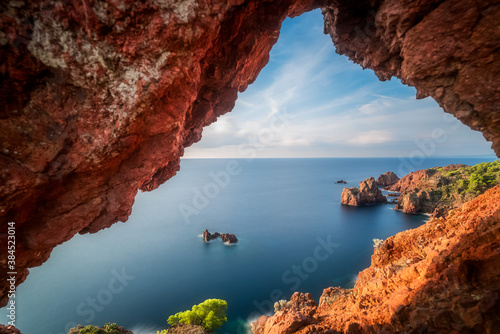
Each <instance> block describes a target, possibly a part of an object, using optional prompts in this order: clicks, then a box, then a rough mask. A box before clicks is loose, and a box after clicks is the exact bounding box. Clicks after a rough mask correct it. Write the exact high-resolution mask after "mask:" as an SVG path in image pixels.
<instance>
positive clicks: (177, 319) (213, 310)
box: [161, 299, 227, 334]
mask: <svg viewBox="0 0 500 334" xmlns="http://www.w3.org/2000/svg"><path fill="white" fill-rule="evenodd" d="M226 310H227V302H226V301H225V300H222V299H207V300H205V301H204V302H203V303H201V304H198V305H194V306H193V308H192V309H191V310H187V311H184V312H179V313H176V314H174V315H171V316H170V317H169V318H168V320H167V323H168V324H169V325H172V326H174V325H182V324H190V325H198V326H201V327H203V328H205V329H206V330H208V331H214V330H215V329H217V328H220V327H222V325H223V324H224V323H225V322H227V315H226ZM161 334H163V333H161Z"/></svg>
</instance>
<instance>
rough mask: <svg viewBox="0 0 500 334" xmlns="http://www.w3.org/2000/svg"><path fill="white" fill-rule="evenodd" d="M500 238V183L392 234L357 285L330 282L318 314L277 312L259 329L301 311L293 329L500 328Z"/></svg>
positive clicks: (449, 330) (453, 330)
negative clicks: (438, 215) (340, 285)
mask: <svg viewBox="0 0 500 334" xmlns="http://www.w3.org/2000/svg"><path fill="white" fill-rule="evenodd" d="M499 245H500V186H496V187H495V188H492V189H490V190H488V191H487V192H486V193H484V194H483V195H481V196H479V197H477V198H476V199H474V200H473V201H471V202H468V203H466V204H464V205H463V206H462V207H461V208H458V209H455V210H453V211H452V212H451V213H450V215H449V216H448V218H446V219H444V218H435V219H432V220H430V221H429V222H428V223H426V224H425V225H422V226H420V227H419V228H416V229H413V230H408V231H405V232H401V233H398V234H397V235H395V236H393V237H390V238H388V239H387V240H385V241H384V242H383V243H382V244H381V246H379V248H377V249H375V251H374V254H373V255H372V261H371V266H370V267H369V268H367V269H365V270H363V271H362V272H361V273H359V275H358V280H357V282H356V285H355V286H354V288H353V289H350V290H344V289H341V288H333V287H332V288H328V289H325V290H324V291H323V294H322V296H321V298H320V300H319V306H318V307H317V308H315V310H314V311H315V312H313V313H312V315H310V314H311V310H310V309H307V310H305V309H304V311H302V310H296V311H295V312H294V313H291V314H287V313H284V312H281V313H279V312H278V313H277V314H276V315H274V316H272V317H269V318H264V317H262V318H260V319H259V321H258V322H257V323H254V324H253V333H258V334H261V333H275V332H272V331H266V330H268V328H269V327H268V326H269V324H282V325H284V324H293V320H294V319H299V318H300V319H301V324H303V325H302V326H301V327H300V328H298V329H294V330H293V331H290V333H304V334H305V333H316V332H319V333H338V332H341V333H490V334H494V333H497V332H498V328H500V281H499V280H498V277H500V276H499V275H500V247H499ZM280 330H282V332H281V333H285V332H286V330H287V328H285V327H281V329H280ZM276 333H277V332H276Z"/></svg>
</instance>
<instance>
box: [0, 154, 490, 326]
mask: <svg viewBox="0 0 500 334" xmlns="http://www.w3.org/2000/svg"><path fill="white" fill-rule="evenodd" d="M485 160H488V159H471V158H459V157H457V158H427V159H425V161H423V162H422V163H421V164H420V165H419V166H418V167H419V168H429V167H433V166H443V165H446V164H450V163H466V164H476V163H479V162H481V161H485ZM490 160H492V159H490ZM401 166H402V162H401V160H400V159H397V158H383V159H382V158H380V159H378V158H377V159H375V158H374V159H351V158H349V159H347V158H346V159H340V158H331V159H256V160H252V161H247V160H224V159H220V160H219V159H214V160H183V161H182V163H181V171H180V172H179V173H178V174H177V176H175V177H174V178H173V179H171V180H169V181H168V182H167V183H165V184H164V185H162V186H161V187H160V188H159V189H157V190H155V191H153V192H151V193H138V194H137V197H136V202H135V204H134V207H133V212H132V215H131V216H130V218H129V220H128V222H127V223H125V224H121V223H118V224H115V225H113V226H112V227H111V228H109V229H106V230H103V231H100V232H99V233H97V234H93V235H83V236H80V235H78V236H76V237H74V238H73V239H72V240H70V241H69V242H67V243H65V244H63V245H61V246H58V247H57V248H56V249H55V250H54V251H53V253H52V256H51V258H50V259H49V260H48V261H47V262H46V263H45V264H44V265H43V266H42V267H39V268H33V269H32V270H31V274H30V276H29V277H28V279H27V280H26V282H25V283H23V284H22V285H21V286H19V288H18V291H17V299H16V305H17V306H18V309H17V322H16V324H17V327H18V328H20V329H21V331H22V332H23V333H24V334H32V333H33V334H37V333H47V334H56V333H67V331H68V329H69V327H72V326H75V325H76V324H83V325H86V324H89V323H92V324H96V325H102V324H104V323H105V322H116V323H118V324H120V325H122V326H125V327H126V328H128V329H131V330H133V331H134V332H135V333H136V334H140V333H156V332H155V331H156V330H158V329H161V328H165V327H166V326H167V324H166V318H167V317H168V316H169V315H171V314H173V313H176V312H178V311H182V310H186V309H189V308H191V306H192V305H193V304H197V303H200V302H202V301H203V300H205V299H207V298H222V299H225V300H227V302H228V304H229V309H228V318H229V322H228V324H226V325H225V326H224V327H223V328H222V329H221V330H219V331H218V332H219V333H244V326H243V323H244V322H245V321H246V320H249V319H254V318H255V317H256V316H258V315H259V314H263V313H268V312H270V311H271V308H272V304H273V302H274V301H275V300H277V299H289V298H290V296H291V295H292V293H293V292H294V291H302V292H306V291H307V292H311V293H312V294H313V296H314V297H315V298H316V299H317V298H318V297H319V296H320V295H321V292H322V290H323V289H324V288H326V287H328V286H342V287H352V286H353V284H354V282H355V280H356V275H357V273H358V272H359V271H360V270H362V269H364V268H366V267H367V266H369V265H370V256H371V254H372V252H373V242H372V239H374V238H380V239H385V238H387V237H389V236H391V235H393V234H395V233H397V232H399V231H403V230H406V229H411V228H415V227H418V226H419V225H421V224H423V223H424V222H425V221H426V219H427V217H426V216H422V215H406V214H403V213H400V212H396V211H394V210H392V206H391V205H379V206H369V207H362V208H351V207H345V206H341V205H340V194H341V192H342V188H343V187H345V186H358V185H359V182H360V181H362V180H364V179H365V178H367V177H369V176H375V177H377V176H378V175H379V174H381V173H383V172H386V171H389V170H394V171H398V169H399V170H402V169H401V168H400V167H401ZM228 171H230V172H232V174H233V175H231V174H229V173H228ZM211 172H212V173H215V174H218V175H219V178H218V181H219V185H217V183H216V182H215V181H214V178H213V177H212V176H213V175H212V176H211V175H210V173H211ZM226 173H227V174H226ZM223 175H224V176H225V177H224V176H223ZM228 176H229V177H228ZM400 176H402V175H400ZM339 179H344V180H346V181H347V182H348V184H347V185H345V186H344V185H341V184H334V181H336V180H339ZM199 192H201V193H202V194H203V193H205V194H208V195H209V196H208V197H212V198H208V197H206V196H205V195H203V196H204V197H205V198H201V196H198V197H196V194H197V193H199ZM193 200H196V201H198V202H195V204H193ZM188 207H190V208H191V209H192V211H190V212H189V211H186V210H190V209H188ZM181 209H183V210H185V213H184V216H183V214H182V213H181ZM196 210H197V211H196ZM189 213H191V214H189ZM205 228H208V229H209V230H210V231H212V232H213V231H218V232H228V233H234V234H236V235H237V237H238V238H239V240H240V241H239V243H238V244H236V245H233V246H226V245H224V244H223V243H222V242H220V241H219V240H216V241H212V242H210V243H208V244H205V243H204V242H203V240H202V239H201V236H200V235H201V233H202V232H203V230H204V229H205ZM5 314H6V310H5V308H4V309H2V314H1V315H2V318H1V322H2V323H6V322H7V321H6V320H5Z"/></svg>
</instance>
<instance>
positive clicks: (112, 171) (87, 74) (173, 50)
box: [0, 0, 500, 305]
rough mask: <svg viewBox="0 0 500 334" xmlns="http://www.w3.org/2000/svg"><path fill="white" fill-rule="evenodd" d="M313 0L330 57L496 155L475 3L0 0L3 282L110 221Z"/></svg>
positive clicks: (493, 38)
mask: <svg viewBox="0 0 500 334" xmlns="http://www.w3.org/2000/svg"><path fill="white" fill-rule="evenodd" d="M313 8H322V10H323V14H324V19H325V32H326V33H328V34H330V36H331V37H332V40H333V43H334V44H335V46H336V49H337V52H338V53H340V54H345V55H346V56H348V57H349V58H350V59H351V60H353V61H354V62H356V63H358V64H360V65H361V66H363V68H371V69H373V70H374V71H375V73H376V74H377V76H378V77H379V78H380V79H381V80H387V79H390V78H391V77H393V76H395V77H398V78H400V79H401V81H402V82H403V83H405V84H408V85H412V86H415V87H416V89H417V97H419V98H422V97H426V96H432V97H433V98H434V99H435V100H436V101H437V102H438V103H439V104H440V105H441V106H442V107H443V108H444V109H445V111H447V112H449V113H451V114H453V115H454V116H455V117H457V118H458V119H460V120H461V121H462V122H464V123H465V124H467V125H468V126H470V127H471V128H473V129H476V130H479V131H482V133H483V134H484V136H485V137H486V138H487V139H488V140H491V141H492V142H493V148H494V150H495V151H496V152H497V153H500V128H499V127H498V124H499V122H500V114H499V113H498V101H500V97H499V95H500V91H499V90H498V87H499V86H500V84H499V80H500V65H499V64H500V61H499V57H498V53H497V50H498V48H499V45H500V32H499V30H498V22H499V21H500V8H499V6H498V4H496V3H495V2H492V1H489V0H477V1H469V0H446V1H442V0H428V1H410V0H405V1H399V0H398V1H396V0H377V1H368V0H360V1H351V0H317V1H315V0H275V1H250V0H228V1H226V0H225V1H218V0H207V1H196V0H190V1H153V0H151V1H115V0H113V1H111V0H107V1H93V0H89V1H75V0H64V1H62V2H60V1H59V2H57V1H52V0H40V1H9V2H4V3H2V5H0V78H1V79H0V97H1V100H2V102H3V103H2V106H1V111H0V227H1V230H2V232H1V233H2V234H1V235H0V239H1V240H2V244H4V241H5V240H6V239H5V234H4V232H3V231H5V228H6V226H7V225H6V224H7V222H9V221H15V222H16V224H17V242H18V246H17V268H16V269H17V271H18V273H19V275H18V277H17V281H16V282H17V284H19V283H20V282H22V281H23V280H24V279H25V278H26V276H27V274H28V268H29V267H33V266H38V265H41V264H42V263H43V262H44V261H46V260H47V258H48V257H49V255H50V252H51V251H52V249H53V248H54V247H55V246H56V245H58V244H61V243H62V242H64V241H66V240H69V239H70V238H71V237H72V236H74V235H75V234H76V233H94V232H97V231H99V230H100V229H103V228H106V227H109V226H110V225H111V224H113V223H115V222H117V221H126V220H127V218H128V216H129V215H130V212H131V207H132V203H133V201H134V196H135V194H136V193H137V191H138V190H142V191H150V190H153V189H155V188H157V187H158V186H159V185H160V184H162V183H163V182H165V181H166V180H167V179H169V178H170V177H172V176H173V175H175V173H176V171H177V170H178V168H179V158H180V156H182V154H183V150H184V147H187V146H189V145H191V144H193V143H194V142H197V141H198V140H200V138H201V132H202V129H203V127H204V126H206V125H209V124H210V123H212V122H214V121H215V120H216V119H217V117H218V116H220V115H222V114H224V113H226V112H228V111H230V110H231V109H232V108H233V106H234V102H235V100H236V98H237V94H238V92H241V91H244V90H245V89H246V88H247V87H248V85H249V84H251V83H252V82H253V81H254V80H255V78H256V77H257V74H258V73H259V71H260V70H261V69H262V67H263V66H264V65H265V64H266V63H267V61H268V59H269V51H270V49H271V47H272V45H273V44H274V43H275V42H276V40H277V38H278V35H279V29H280V25H281V22H282V21H283V20H284V19H285V18H286V17H293V16H296V15H300V14H301V13H304V12H305V11H308V10H311V9H313ZM408 126H411V125H410V124H409V125H408ZM5 250H6V247H2V248H1V250H0V252H1V254H2V257H1V258H2V259H5V258H6V254H5ZM0 263H1V265H2V267H3V269H5V265H6V264H5V261H2V262H0ZM5 272H6V270H2V273H5ZM0 282H1V283H0V293H1V299H0V304H2V305H5V303H6V301H7V299H6V292H7V289H8V287H7V284H6V283H5V282H6V277H5V274H2V275H1V276H0Z"/></svg>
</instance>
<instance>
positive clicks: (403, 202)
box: [341, 161, 500, 217]
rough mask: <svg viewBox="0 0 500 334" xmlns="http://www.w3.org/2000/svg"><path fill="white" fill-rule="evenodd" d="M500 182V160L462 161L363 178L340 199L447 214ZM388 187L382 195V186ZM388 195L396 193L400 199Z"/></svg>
mask: <svg viewBox="0 0 500 334" xmlns="http://www.w3.org/2000/svg"><path fill="white" fill-rule="evenodd" d="M497 184H500V162H499V161H495V162H490V163H482V164H478V165H476V166H466V165H463V164H457V165H448V166H445V167H434V168H429V169H422V170H418V171H416V172H411V173H410V174H408V175H406V176H404V177H403V178H402V179H399V178H398V176H397V175H396V174H394V173H393V172H387V173H384V174H382V175H380V176H379V177H378V179H377V181H375V179H374V178H373V177H371V178H368V179H366V180H365V181H363V182H361V184H360V187H359V189H358V188H344V190H343V192H342V196H341V203H342V204H345V205H351V206H361V205H369V204H377V203H389V204H396V206H395V207H394V209H395V210H400V211H402V212H404V213H411V214H430V215H431V216H432V217H446V215H447V214H448V212H449V211H450V210H452V209H454V208H458V207H460V206H461V205H463V204H465V203H467V202H468V201H470V200H473V199H474V198H476V197H477V196H478V195H480V194H482V193H483V192H484V191H486V190H487V189H489V188H492V187H493V186H495V185H497ZM379 187H382V189H383V190H385V191H388V192H389V193H387V194H386V195H382V191H381V190H380V189H379ZM387 197H397V201H394V200H388V199H387Z"/></svg>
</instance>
